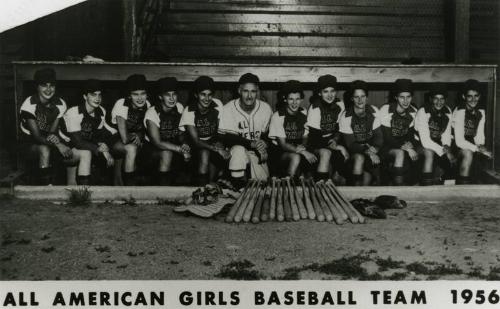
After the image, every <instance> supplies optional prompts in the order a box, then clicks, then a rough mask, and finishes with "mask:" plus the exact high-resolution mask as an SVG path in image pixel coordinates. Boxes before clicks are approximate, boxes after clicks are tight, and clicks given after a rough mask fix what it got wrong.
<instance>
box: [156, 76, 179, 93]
mask: <svg viewBox="0 0 500 309" xmlns="http://www.w3.org/2000/svg"><path fill="white" fill-rule="evenodd" d="M157 86H158V93H160V94H162V93H165V92H169V91H177V79H176V78H175V77H164V78H160V79H159V80H158V81H157Z"/></svg>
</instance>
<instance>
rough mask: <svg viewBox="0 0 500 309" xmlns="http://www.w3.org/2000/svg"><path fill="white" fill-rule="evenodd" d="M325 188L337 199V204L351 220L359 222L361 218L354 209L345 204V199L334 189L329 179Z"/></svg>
mask: <svg viewBox="0 0 500 309" xmlns="http://www.w3.org/2000/svg"><path fill="white" fill-rule="evenodd" d="M325 188H326V191H327V193H329V194H330V195H331V197H332V198H333V199H334V200H336V201H337V204H338V205H339V206H340V207H341V208H342V209H343V210H344V212H345V213H346V214H347V217H348V218H349V220H350V221H351V222H352V223H359V218H358V216H357V215H356V213H355V212H353V211H352V209H350V208H349V207H348V206H347V205H345V203H344V201H343V200H342V199H341V198H340V197H339V196H338V195H337V192H336V191H335V190H334V189H332V187H331V186H330V183H329V182H328V181H327V182H326V183H325Z"/></svg>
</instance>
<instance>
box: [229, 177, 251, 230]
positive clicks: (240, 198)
mask: <svg viewBox="0 0 500 309" xmlns="http://www.w3.org/2000/svg"><path fill="white" fill-rule="evenodd" d="M252 184H253V180H250V181H249V182H248V183H247V185H246V186H245V188H244V189H243V191H241V194H240V196H238V198H237V199H236V202H234V204H233V207H231V209H230V210H229V212H228V213H227V216H226V222H228V223H229V222H233V220H234V215H236V212H237V211H238V208H240V205H241V203H242V202H243V199H244V198H245V196H246V195H247V194H248V191H249V189H250V188H251V186H252Z"/></svg>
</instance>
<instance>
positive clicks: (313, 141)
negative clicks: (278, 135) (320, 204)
mask: <svg viewBox="0 0 500 309" xmlns="http://www.w3.org/2000/svg"><path fill="white" fill-rule="evenodd" d="M317 88H318V92H317V94H318V96H317V97H313V98H312V100H311V106H310V107H309V110H308V113H307V124H306V125H307V128H308V130H309V140H308V147H310V148H312V149H314V153H315V154H316V156H317V158H318V166H317V168H316V178H317V179H327V178H329V172H330V163H333V167H334V169H336V170H339V168H341V166H343V165H344V162H345V161H346V160H347V159H348V158H349V153H348V152H347V150H346V149H345V147H344V146H342V145H341V144H340V143H341V141H340V132H339V124H338V122H339V116H340V114H341V113H342V112H343V111H344V109H345V106H344V102H342V101H341V100H339V99H337V97H336V94H337V78H336V77H335V76H332V75H323V76H320V77H319V78H318V83H317Z"/></svg>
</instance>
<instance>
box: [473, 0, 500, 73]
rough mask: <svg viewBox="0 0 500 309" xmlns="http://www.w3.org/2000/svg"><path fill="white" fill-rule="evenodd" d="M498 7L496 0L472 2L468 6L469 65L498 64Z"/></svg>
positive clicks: (499, 46) (499, 37) (499, 42)
mask: <svg viewBox="0 0 500 309" xmlns="http://www.w3.org/2000/svg"><path fill="white" fill-rule="evenodd" d="M499 10H500V5H499V1H498V0H473V1H471V6H470V44H469V45H470V61H471V63H499V62H500V59H499V53H500V24H499Z"/></svg>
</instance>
